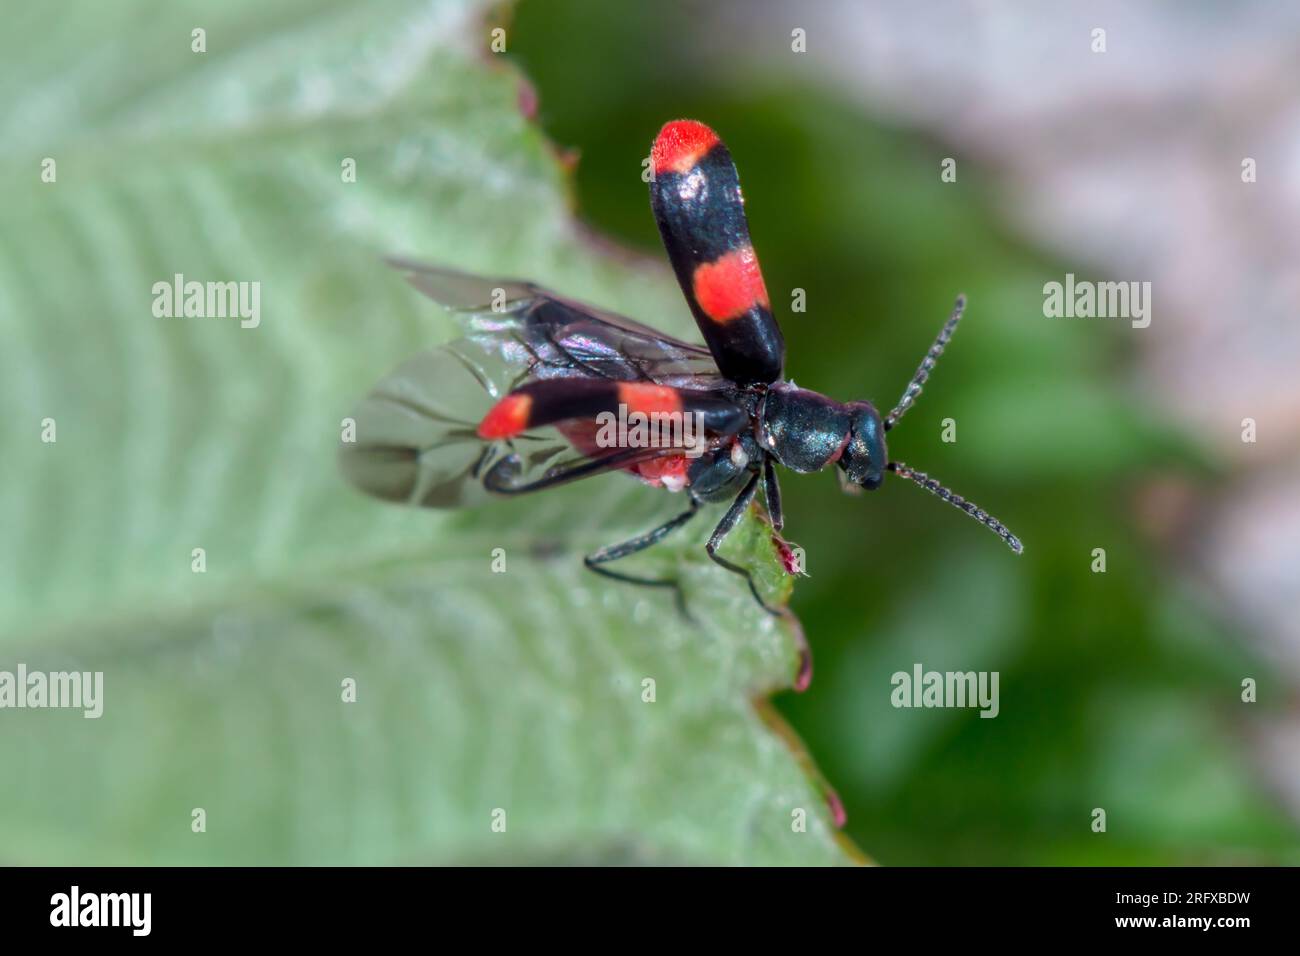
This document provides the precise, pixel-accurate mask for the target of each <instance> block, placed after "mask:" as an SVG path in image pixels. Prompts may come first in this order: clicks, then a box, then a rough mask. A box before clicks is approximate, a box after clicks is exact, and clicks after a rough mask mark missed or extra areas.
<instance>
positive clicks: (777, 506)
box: [763, 455, 785, 531]
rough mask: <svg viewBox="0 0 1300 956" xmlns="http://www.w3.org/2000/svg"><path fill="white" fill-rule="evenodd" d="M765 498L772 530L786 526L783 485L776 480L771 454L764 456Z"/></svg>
mask: <svg viewBox="0 0 1300 956" xmlns="http://www.w3.org/2000/svg"><path fill="white" fill-rule="evenodd" d="M763 498H764V499H765V500H766V501H767V516H768V518H770V519H771V521H772V530H773V531H780V530H781V529H782V528H783V527H785V513H784V512H782V511H781V486H780V485H779V484H777V481H776V464H775V462H773V461H772V456H771V455H764V456H763Z"/></svg>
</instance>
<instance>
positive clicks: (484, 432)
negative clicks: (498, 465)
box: [478, 394, 533, 441]
mask: <svg viewBox="0 0 1300 956" xmlns="http://www.w3.org/2000/svg"><path fill="white" fill-rule="evenodd" d="M532 406H533V399H532V396H531V395H519V394H515V395H507V396H506V397H505V398H503V399H501V401H499V402H497V403H496V404H495V405H493V406H492V408H491V409H489V410H488V413H487V414H486V415H484V416H483V421H481V422H479V423H478V437H479V438H482V439H483V440H484V441H492V440H494V439H497V438H511V437H513V436H515V435H518V434H519V433H520V432H522V431H523V430H524V429H525V428H527V427H528V413H529V411H530V410H531V409H532Z"/></svg>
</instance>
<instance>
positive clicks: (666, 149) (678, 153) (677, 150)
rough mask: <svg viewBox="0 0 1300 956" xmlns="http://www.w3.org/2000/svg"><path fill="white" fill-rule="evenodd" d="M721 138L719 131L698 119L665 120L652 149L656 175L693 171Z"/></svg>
mask: <svg viewBox="0 0 1300 956" xmlns="http://www.w3.org/2000/svg"><path fill="white" fill-rule="evenodd" d="M720 142H721V140H719V139H718V134H717V133H715V132H713V130H711V129H709V128H708V127H707V126H705V125H704V124H703V123H697V122H696V121H695V120H673V121H672V122H671V123H665V124H664V128H663V129H661V130H660V131H659V135H658V136H656V137H655V144H654V147H653V148H652V149H651V150H650V162H651V164H652V165H653V166H654V171H655V175H656V176H657V175H660V174H661V173H689V172H690V171H691V170H692V169H694V168H695V164H696V163H698V162H699V161H700V160H701V159H703V158H704V154H705V153H707V152H708V151H709V150H711V149H712V148H713V147H714V146H716V145H717V144H718V143H720Z"/></svg>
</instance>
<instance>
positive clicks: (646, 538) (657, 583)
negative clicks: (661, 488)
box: [582, 498, 700, 617]
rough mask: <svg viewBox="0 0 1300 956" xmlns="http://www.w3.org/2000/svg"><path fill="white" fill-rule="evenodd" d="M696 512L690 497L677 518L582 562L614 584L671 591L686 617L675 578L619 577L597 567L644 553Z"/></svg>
mask: <svg viewBox="0 0 1300 956" xmlns="http://www.w3.org/2000/svg"><path fill="white" fill-rule="evenodd" d="M699 510H700V504H699V502H698V501H696V500H695V499H694V498H692V499H691V507H690V510H688V511H684V512H682V513H681V514H679V515H678V516H677V517H675V518H673V519H671V520H669V521H665V522H664V523H663V524H661V525H660V526H659V527H657V528H655V529H654V530H653V531H647V532H646V533H645V534H640V535H637V536H636V537H635V538H630V539H628V540H627V541H624V542H623V543H621V544H611V545H609V546H607V547H604V548H601V549H600V550H599V551H594V552H592V553H591V554H589V555H587V556H586V557H585V558H583V559H582V563H583V564H585V565H586V566H587V567H588V568H590V569H591V570H592V571H595V572H596V573H597V574H603V575H604V576H605V577H607V578H613V579H614V580H615V581H625V582H626V583H628V584H641V585H645V586H646V587H654V588H672V589H673V591H674V592H675V597H676V600H677V608H678V610H680V611H681V612H682V614H683V615H684V616H686V617H690V615H689V614H688V613H687V611H686V597H685V595H684V594H683V592H682V586H681V582H679V581H677V580H676V579H665V578H642V577H637V576H636V575H633V574H623V573H622V572H620V571H611V570H610V569H609V568H606V567H602V566H601V565H604V564H608V563H609V562H611V561H617V560H619V558H626V557H627V556H628V555H632V554H636V553H637V552H638V551H644V550H645V549H646V548H649V547H651V546H652V545H655V544H658V543H659V542H660V541H662V540H663V539H664V538H666V537H668V535H670V534H672V533H673V532H674V531H676V530H677V529H678V528H680V527H681V526H682V525H684V524H686V522H688V521H690V520H691V519H692V518H694V517H695V513H696V512H697V511H699Z"/></svg>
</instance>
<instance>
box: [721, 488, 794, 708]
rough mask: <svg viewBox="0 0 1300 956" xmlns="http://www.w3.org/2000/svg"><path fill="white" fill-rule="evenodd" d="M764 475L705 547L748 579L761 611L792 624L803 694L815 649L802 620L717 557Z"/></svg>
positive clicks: (745, 492) (745, 573)
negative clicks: (809, 642) (774, 601)
mask: <svg viewBox="0 0 1300 956" xmlns="http://www.w3.org/2000/svg"><path fill="white" fill-rule="evenodd" d="M763 474H764V473H763V472H761V471H756V472H754V474H753V476H752V477H751V478H750V479H749V481H748V482H746V484H745V487H744V488H742V489H741V492H740V494H738V495H737V496H736V500H735V501H733V502H732V503H731V507H730V508H728V509H727V513H726V514H725V515H723V516H722V520H721V521H719V522H718V526H717V527H716V528H714V529H713V534H711V535H710V536H709V543H708V544H706V545H705V546H704V547H705V550H706V551H707V552H708V553H709V557H710V558H712V559H713V560H714V562H715V563H717V564H720V565H721V566H722V567H724V568H726V569H727V570H728V571H730V572H732V573H733V574H739V575H740V576H741V577H743V578H744V579H745V583H746V584H748V585H749V593H750V594H752V595H753V596H754V600H755V601H757V602H758V606H759V607H761V608H762V609H763V610H764V611H766V612H767V613H768V614H771V615H772V616H773V617H780V618H784V619H785V620H786V621H789V622H790V625H791V626H792V628H793V635H794V641H795V649H796V651H797V652H798V654H799V670H798V673H797V674H795V679H794V689H795V691H796V692H800V693H802V692H803V691H804V690H806V689H807V688H808V685H809V684H810V683H812V649H811V648H810V647H809V646H808V639H807V638H806V637H805V636H804V632H803V626H802V625H801V624H800V623H799V619H798V618H797V617H795V616H794V615H793V614H792V613H790V611H789V610H788V609H786V608H781V607H773V606H772V605H770V604H768V603H767V602H766V601H764V600H763V596H762V595H761V594H759V593H758V585H756V584H755V583H754V575H753V574H751V573H750V572H749V571H748V570H747V569H745V568H742V567H741V566H740V565H738V564H735V563H734V562H731V561H728V560H727V559H726V558H724V557H722V555H720V554H718V549H719V548H720V547H722V542H723V541H724V540H725V539H726V537H727V535H729V534H730V533H731V532H732V530H734V529H735V527H736V525H737V524H738V523H739V522H740V519H741V517H742V516H743V515H744V513H745V509H746V508H748V507H749V504H750V502H751V501H753V500H754V495H755V493H756V492H757V491H758V483H759V480H760V479H761V478H762V477H763ZM779 510H780V506H779V505H778V512H779Z"/></svg>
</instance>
